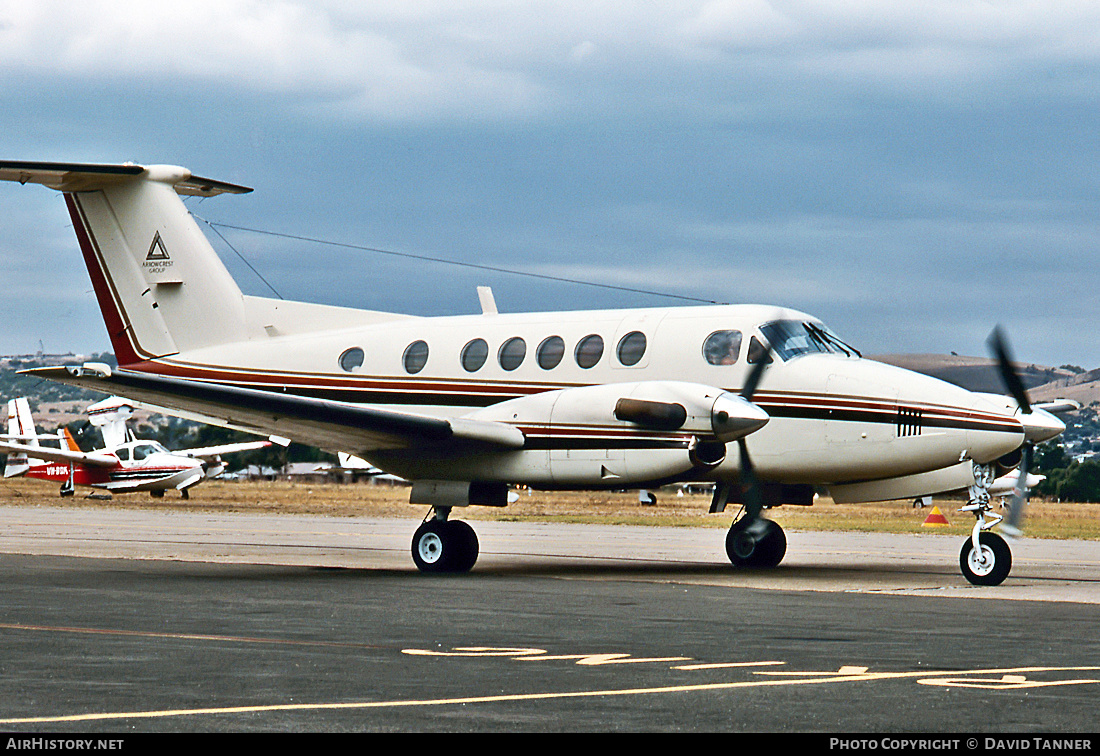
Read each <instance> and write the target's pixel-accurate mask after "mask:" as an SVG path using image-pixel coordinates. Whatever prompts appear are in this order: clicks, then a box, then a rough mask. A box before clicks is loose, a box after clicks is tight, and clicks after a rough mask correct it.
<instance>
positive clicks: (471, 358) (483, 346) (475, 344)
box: [462, 339, 489, 373]
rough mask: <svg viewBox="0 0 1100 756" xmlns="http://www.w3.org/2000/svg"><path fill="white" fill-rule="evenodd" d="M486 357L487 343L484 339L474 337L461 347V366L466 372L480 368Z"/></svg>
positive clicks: (487, 354)
mask: <svg viewBox="0 0 1100 756" xmlns="http://www.w3.org/2000/svg"><path fill="white" fill-rule="evenodd" d="M488 357H489V345H488V344H487V343H486V342H485V339H474V340H473V341H471V342H470V343H469V344H467V345H466V346H464V347H462V367H464V368H465V369H466V371H467V372H470V373H473V372H474V371H477V370H481V366H482V365H484V364H485V360H486V359H487V358H488Z"/></svg>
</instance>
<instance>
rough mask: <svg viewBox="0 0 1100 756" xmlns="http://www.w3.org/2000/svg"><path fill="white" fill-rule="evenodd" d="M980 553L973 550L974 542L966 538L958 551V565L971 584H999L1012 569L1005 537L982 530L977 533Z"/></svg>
mask: <svg viewBox="0 0 1100 756" xmlns="http://www.w3.org/2000/svg"><path fill="white" fill-rule="evenodd" d="M978 543H979V544H980V545H981V554H978V553H976V552H975V550H974V542H973V540H972V539H970V538H967V539H966V540H965V541H963V545H962V551H960V552H959V567H961V568H962V573H963V575H964V576H965V577H966V579H967V580H968V581H970V583H971V585H1000V584H1001V583H1003V582H1004V580H1005V578H1006V577H1008V573H1009V572H1010V571H1011V570H1012V550H1011V549H1010V548H1009V547H1008V544H1007V543H1005V539H1003V538H1001V537H1000V536H999V535H997V534H996V533H990V532H989V531H982V532H981V533H979V534H978Z"/></svg>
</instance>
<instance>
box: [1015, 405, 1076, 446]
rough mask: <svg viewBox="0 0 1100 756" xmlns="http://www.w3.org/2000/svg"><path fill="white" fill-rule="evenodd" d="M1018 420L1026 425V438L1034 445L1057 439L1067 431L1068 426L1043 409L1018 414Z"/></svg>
mask: <svg viewBox="0 0 1100 756" xmlns="http://www.w3.org/2000/svg"><path fill="white" fill-rule="evenodd" d="M1016 419H1017V420H1019V421H1020V422H1021V423H1023V425H1024V436H1025V437H1026V438H1027V440H1028V441H1030V442H1031V443H1033V444H1040V443H1042V442H1043V441H1049V440H1050V439H1052V438H1055V437H1056V436H1058V435H1059V434H1061V433H1062V431H1064V430H1065V429H1066V424H1065V423H1063V422H1062V421H1061V420H1059V419H1058V418H1057V417H1055V416H1054V415H1052V414H1051V413H1049V412H1047V411H1046V410H1041V409H1034V408H1033V409H1032V410H1031V412H1029V413H1027V414H1023V413H1021V414H1018V415H1016Z"/></svg>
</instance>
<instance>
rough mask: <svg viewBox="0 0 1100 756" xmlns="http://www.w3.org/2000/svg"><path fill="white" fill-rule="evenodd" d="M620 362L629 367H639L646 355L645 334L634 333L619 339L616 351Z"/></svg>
mask: <svg viewBox="0 0 1100 756" xmlns="http://www.w3.org/2000/svg"><path fill="white" fill-rule="evenodd" d="M616 353H617V354H618V355H619V362H621V363H622V364H623V365H626V366H627V367H630V366H632V365H637V364H638V363H639V362H641V360H642V356H643V355H644V354H645V334H644V333H642V332H641V331H632V332H630V333H628V334H627V335H626V336H623V337H622V338H621V339H619V346H618V349H616Z"/></svg>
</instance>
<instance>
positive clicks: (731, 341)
mask: <svg viewBox="0 0 1100 756" xmlns="http://www.w3.org/2000/svg"><path fill="white" fill-rule="evenodd" d="M740 354H741V332H740V331H715V332H714V333H712V334H711V335H710V336H707V340H706V341H704V342H703V357H704V358H705V359H706V361H707V362H709V363H710V364H711V365H733V364H736V362H737V357H738V356H739V355H740Z"/></svg>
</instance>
